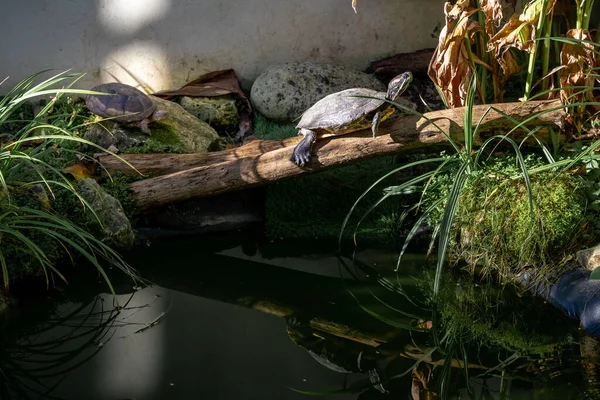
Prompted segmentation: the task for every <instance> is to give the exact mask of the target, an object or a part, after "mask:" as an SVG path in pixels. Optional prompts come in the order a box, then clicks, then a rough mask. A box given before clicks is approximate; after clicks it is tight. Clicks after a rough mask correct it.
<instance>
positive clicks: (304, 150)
mask: <svg viewBox="0 0 600 400" xmlns="http://www.w3.org/2000/svg"><path fill="white" fill-rule="evenodd" d="M300 133H301V134H302V135H304V139H302V141H301V142H300V143H298V144H297V145H296V147H294V152H293V153H292V158H291V159H290V160H291V161H292V162H293V163H294V164H297V165H299V166H301V167H304V165H306V163H308V162H309V161H310V150H311V149H312V144H313V142H314V141H315V133H314V132H313V131H309V130H304V129H301V130H300Z"/></svg>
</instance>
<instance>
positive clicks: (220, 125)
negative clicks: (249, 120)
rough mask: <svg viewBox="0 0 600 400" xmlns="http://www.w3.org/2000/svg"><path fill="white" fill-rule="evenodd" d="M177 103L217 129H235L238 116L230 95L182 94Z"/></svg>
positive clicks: (233, 100) (238, 121) (238, 120)
mask: <svg viewBox="0 0 600 400" xmlns="http://www.w3.org/2000/svg"><path fill="white" fill-rule="evenodd" d="M179 104H181V106H182V107H183V108H184V109H185V110H186V111H187V112H189V113H190V114H192V115H194V116H196V117H198V118H199V119H201V120H202V121H204V122H206V123H207V124H209V125H210V126H212V127H214V128H215V129H217V130H221V129H223V130H226V131H227V130H233V131H237V129H238V125H239V123H240V116H239V114H238V109H237V106H236V104H235V98H234V97H233V96H231V95H224V96H215V97H188V96H183V97H182V98H181V99H180V100H179Z"/></svg>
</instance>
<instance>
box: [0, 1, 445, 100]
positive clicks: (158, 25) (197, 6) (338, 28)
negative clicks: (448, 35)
mask: <svg viewBox="0 0 600 400" xmlns="http://www.w3.org/2000/svg"><path fill="white" fill-rule="evenodd" d="M443 3H444V2H443V1H442V0H425V1H416V0H369V1H364V2H362V3H361V2H359V4H358V14H355V13H354V12H353V10H352V7H351V6H350V1H347V0H330V1H326V2H323V1H321V0H292V1H285V2H282V1H276V0H248V1H244V2H240V1H238V0H204V1H202V2H192V1H186V2H181V1H180V2H175V1H174V0H128V1H123V0H95V1H94V2H92V1H88V2H74V1H72V0H55V1H52V2H49V1H47V0H34V1H28V2H22V1H18V0H8V1H7V2H5V4H4V7H3V11H4V12H3V13H2V16H0V26H1V27H2V29H4V30H5V32H4V33H5V37H11V39H10V40H6V41H3V42H2V43H0V52H1V53H2V54H3V55H4V57H3V63H2V65H0V76H1V77H4V76H10V77H11V80H9V81H7V82H6V84H5V85H6V86H5V87H10V85H11V84H13V83H16V82H17V81H19V80H20V79H22V78H23V77H25V76H27V75H29V74H31V73H34V72H38V71H40V70H43V69H47V68H52V69H56V70H64V69H68V68H71V69H73V70H74V71H83V72H88V76H87V78H86V80H84V81H83V83H82V86H83V85H85V86H89V85H92V84H95V83H97V82H100V81H102V82H106V81H113V80H115V79H116V80H120V81H122V82H124V83H130V84H134V85H136V84H137V82H139V83H140V84H141V85H142V86H145V89H146V90H148V91H158V90H163V89H169V88H174V87H178V86H181V85H182V84H184V83H185V82H187V81H189V80H191V79H194V78H195V77H197V76H199V75H201V74H203V73H206V72H209V71H213V70H218V69H225V68H234V69H235V70H236V72H237V73H238V76H240V78H241V79H242V82H243V83H245V84H246V85H248V83H249V82H250V81H251V80H253V79H254V78H255V77H256V76H257V75H258V74H259V73H260V72H261V71H262V70H264V69H265V68H266V67H268V66H269V65H272V64H275V63H281V62H288V61H307V60H313V61H319V62H333V63H338V64H343V65H347V66H353V67H357V68H360V69H363V68H365V67H366V66H367V65H368V63H369V62H370V61H372V60H374V59H376V58H380V57H384V56H388V55H391V54H394V53H397V52H405V51H413V50H417V49H420V48H426V47H433V46H434V45H435V43H436V39H435V38H434V37H433V36H432V32H433V31H434V29H435V27H436V25H437V24H438V23H439V22H441V21H442V20H443V12H442V11H443ZM432 15H435V16H436V17H435V18H432ZM127 71H128V72H127Z"/></svg>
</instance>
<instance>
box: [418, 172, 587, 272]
mask: <svg viewBox="0 0 600 400" xmlns="http://www.w3.org/2000/svg"><path fill="white" fill-rule="evenodd" d="M514 176H518V170H516V169H515V168H514V162H512V161H511V160H508V161H507V160H502V161H499V162H498V164H496V165H490V166H488V167H487V168H485V169H483V170H482V171H480V172H478V173H476V174H473V175H472V176H471V177H470V178H469V179H468V181H467V183H466V185H465V187H464V189H463V191H462V193H461V196H460V201H459V207H458V210H457V214H456V217H455V220H454V225H453V228H452V237H451V242H450V253H449V255H450V258H451V259H455V260H459V259H461V260H465V261H466V262H467V264H468V265H469V266H470V267H471V269H472V271H473V268H475V267H477V268H478V269H477V272H478V273H482V274H483V275H487V274H491V275H493V276H495V277H497V278H499V280H500V281H502V282H507V281H511V280H514V278H515V276H516V274H518V273H519V272H521V271H522V269H524V268H530V267H533V268H535V269H537V271H536V276H537V277H539V279H550V280H551V279H553V278H555V277H557V276H559V275H560V274H561V273H562V272H563V271H564V270H565V269H569V268H571V266H570V265H569V264H568V263H567V261H568V260H569V259H570V258H571V256H572V254H574V253H575V252H576V251H577V250H579V249H581V248H582V247H585V246H586V245H592V244H595V242H596V241H597V239H598V236H597V235H596V233H595V231H594V226H593V223H592V220H593V213H594V212H592V211H591V210H590V209H589V208H588V200H587V198H586V184H585V181H584V180H583V179H582V178H581V177H578V176H573V175H569V174H566V173H555V172H546V173H539V174H535V175H533V176H531V190H532V198H533V204H534V208H533V213H531V212H530V207H529V198H528V193H527V188H526V185H525V182H524V180H523V178H522V177H521V178H514ZM511 177H512V178H511ZM452 181H453V179H452V176H449V175H447V176H441V177H438V178H437V180H436V185H435V189H432V190H431V191H430V192H429V193H427V194H426V202H428V203H431V202H432V201H434V200H436V199H439V198H445V197H447V196H448V194H449V191H450V186H451V184H452ZM442 214H443V208H442V207H440V208H439V209H438V210H437V212H436V213H434V215H433V216H432V218H431V220H430V223H431V224H432V225H435V224H437V223H438V222H439V221H440V220H441V218H442Z"/></svg>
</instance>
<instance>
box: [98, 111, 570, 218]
mask: <svg viewBox="0 0 600 400" xmlns="http://www.w3.org/2000/svg"><path fill="white" fill-rule="evenodd" d="M494 107H496V108H497V109H499V110H500V111H501V112H502V113H505V114H508V115H510V116H511V117H512V118H514V119H516V120H518V121H523V120H525V119H527V118H529V117H530V116H531V115H533V114H536V113H540V112H543V111H545V112H546V113H545V114H543V115H541V116H540V117H539V118H536V119H532V120H531V121H528V123H527V124H526V126H527V127H528V128H529V129H533V128H539V130H538V131H537V133H536V135H537V136H538V137H540V138H541V139H542V140H546V141H548V140H549V134H548V132H549V129H548V128H549V127H551V128H554V129H561V128H562V126H563V122H564V117H565V112H564V108H561V103H560V101H558V100H554V101H536V102H528V103H503V104H497V105H494ZM488 109H489V106H486V105H483V106H475V107H474V108H473V123H474V124H477V122H478V121H479V119H480V118H481V116H482V115H484V113H486V112H487V111H488ZM502 113H499V112H497V111H489V112H487V114H485V117H484V118H483V120H482V123H481V124H480V126H479V130H480V132H481V136H480V137H479V138H476V143H481V141H482V139H483V138H485V137H489V136H491V135H492V134H497V133H506V132H507V131H508V130H510V129H511V128H512V125H513V124H512V122H510V121H509V120H508V119H507V118H505V117H504V116H503V115H502ZM463 114H464V108H455V109H451V110H442V111H434V112H431V113H427V114H426V117H427V119H424V118H419V117H417V116H414V115H403V116H400V117H399V118H396V119H394V120H392V121H389V122H388V123H384V124H382V126H381V128H380V132H379V135H378V136H377V137H376V138H372V135H371V132H370V129H365V130H362V131H358V132H355V133H353V134H348V135H344V136H340V137H333V138H327V139H321V140H318V141H317V142H316V143H315V145H314V146H313V150H312V158H311V160H310V162H309V163H308V165H306V166H305V167H303V168H301V167H298V166H297V165H295V164H294V163H292V162H291V161H290V157H291V154H292V151H293V147H294V146H295V145H296V143H298V141H300V138H299V137H297V138H291V139H287V140H284V141H276V143H270V144H269V142H267V141H253V142H250V143H249V144H246V145H244V146H242V147H240V148H238V149H233V150H229V151H225V152H219V153H215V154H212V155H210V156H209V155H203V156H202V157H210V163H209V164H204V165H200V166H197V167H193V168H189V167H188V166H184V165H182V164H183V162H182V161H181V160H182V159H183V158H178V157H172V158H170V159H169V160H170V161H169V165H170V167H165V166H164V165H162V166H161V167H160V168H161V171H167V170H176V169H181V168H188V169H185V170H183V171H178V172H173V173H170V174H168V175H163V176H158V177H155V178H150V179H145V180H142V181H138V182H133V183H132V184H130V186H129V188H130V195H131V197H132V198H133V199H134V200H135V202H136V208H137V210H138V211H139V212H144V211H146V210H149V209H151V208H154V207H159V206H164V205H166V204H169V203H171V202H177V201H182V200H186V199H189V198H193V197H205V196H211V195H216V194H221V193H227V192H231V191H235V190H242V189H248V188H251V187H256V186H262V185H267V184H270V183H273V182H276V181H279V180H283V179H288V178H292V177H295V176H299V175H302V174H306V173H311V172H317V171H321V170H324V169H329V168H333V167H336V166H342V165H347V164H350V163H353V162H357V161H361V160H365V159H369V158H372V157H375V156H384V155H393V154H401V153H408V152H424V151H431V150H438V149H440V148H441V147H442V146H446V147H447V146H448V145H449V142H448V140H447V138H446V136H445V135H444V134H443V133H441V132H440V131H439V130H438V129H437V128H436V127H435V126H434V125H433V124H432V121H433V122H435V124H436V125H437V126H438V127H439V128H441V129H442V130H443V131H444V132H446V133H447V134H448V136H449V137H450V138H452V140H454V141H455V142H457V143H459V144H460V143H462V142H463ZM526 135H527V132H526V131H523V130H519V131H515V132H514V134H512V135H511V138H513V139H514V140H516V141H517V142H519V141H520V140H522V139H523V138H525V137H526ZM245 146H248V147H247V148H245ZM270 146H274V149H273V150H268V151H264V149H267V148H269V149H270V148H273V147H270ZM242 149H243V150H242ZM251 149H252V150H251ZM242 154H245V155H244V156H242ZM180 157H181V156H180ZM185 157H187V159H188V161H189V159H190V158H191V157H190V155H185ZM124 158H125V157H124ZM159 158H164V155H159V156H158V157H157V161H156V162H157V163H160V162H159V161H158V159H159ZM126 159H127V158H126ZM176 160H180V161H176ZM206 160H207V159H206V158H204V162H206ZM105 161H106V160H105ZM121 163H122V162H121ZM133 165H134V166H136V165H135V164H133ZM165 165H166V164H165ZM136 167H137V166H136ZM155 168H157V167H155ZM169 168H171V169H169ZM114 171H115V170H112V171H111V170H109V172H114ZM145 171H146V173H148V172H149V171H148V170H145Z"/></svg>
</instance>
